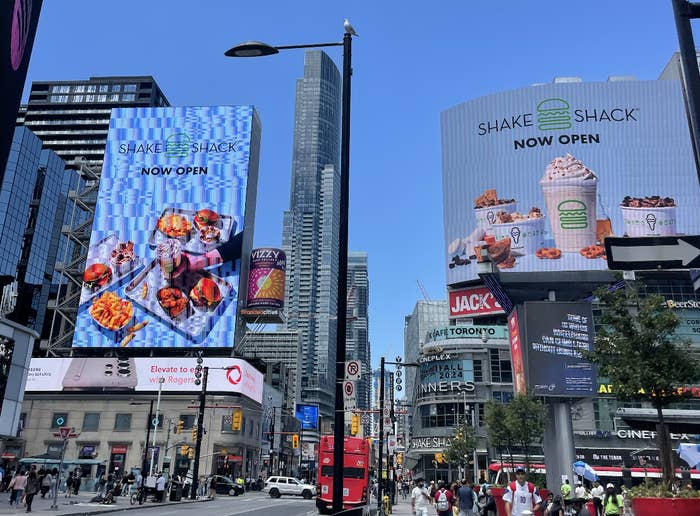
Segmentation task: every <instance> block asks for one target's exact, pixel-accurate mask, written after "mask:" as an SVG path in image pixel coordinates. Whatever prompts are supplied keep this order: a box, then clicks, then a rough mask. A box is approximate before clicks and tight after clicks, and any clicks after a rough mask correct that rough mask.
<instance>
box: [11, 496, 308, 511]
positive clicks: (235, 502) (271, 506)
mask: <svg viewBox="0 0 700 516" xmlns="http://www.w3.org/2000/svg"><path fill="white" fill-rule="evenodd" d="M81 498H82V497H81ZM88 499H89V498H88V497H87V496H86V497H85V498H84V499H81V500H80V502H81V503H78V504H75V505H68V502H69V500H66V499H65V498H63V497H61V498H59V510H58V511H51V510H50V508H49V506H50V504H51V502H50V501H49V500H41V499H39V500H37V501H36V503H35V504H34V507H33V510H32V512H34V513H37V512H38V513H44V514H47V515H49V514H50V515H52V516H68V515H76V514H81V515H91V514H92V515H97V514H105V515H107V514H108V515H110V516H112V515H115V516H116V515H121V516H123V515H126V516H193V515H199V514H210V515H211V516H253V515H258V514H265V515H270V516H312V515H315V514H317V511H316V505H315V502H314V501H313V500H304V499H302V498H296V497H291V496H288V497H284V496H283V497H282V498H277V499H272V498H270V497H269V495H266V494H265V493H259V492H253V493H246V494H245V495H243V496H224V495H217V497H216V498H215V499H214V500H209V501H204V502H197V503H176V504H168V505H159V504H154V503H148V504H146V505H142V506H138V505H136V506H130V505H129V502H128V501H127V499H126V498H121V497H120V498H118V499H117V505H110V506H105V505H100V504H91V503H89V502H87V500H88ZM72 500H73V501H75V499H72ZM0 503H1V505H0V516H1V515H16V514H17V515H18V514H20V513H21V514H24V508H23V507H17V506H13V507H9V506H8V505H6V503H7V502H6V499H5V497H4V496H3V497H2V498H1V499H0ZM119 507H124V510H119ZM105 511H109V512H105Z"/></svg>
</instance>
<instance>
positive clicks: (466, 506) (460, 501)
mask: <svg viewBox="0 0 700 516" xmlns="http://www.w3.org/2000/svg"><path fill="white" fill-rule="evenodd" d="M474 498H475V496H474V490H473V489H472V488H471V487H469V483H468V482H467V479H466V478H463V479H462V485H461V486H460V487H459V488H458V489H457V506H458V507H459V516H474V510H473V509H474Z"/></svg>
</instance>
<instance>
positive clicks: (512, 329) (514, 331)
mask: <svg viewBox="0 0 700 516" xmlns="http://www.w3.org/2000/svg"><path fill="white" fill-rule="evenodd" d="M508 337H509V341H510V356H511V360H512V363H513V378H514V380H513V390H514V391H515V394H525V393H527V379H526V378H525V362H524V359H525V357H524V354H523V346H522V339H521V338H520V321H519V319H518V311H517V310H513V311H512V312H511V313H510V315H509V316H508Z"/></svg>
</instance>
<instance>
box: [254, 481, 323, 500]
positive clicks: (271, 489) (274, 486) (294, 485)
mask: <svg viewBox="0 0 700 516" xmlns="http://www.w3.org/2000/svg"><path fill="white" fill-rule="evenodd" d="M263 491H264V492H266V493H269V495H270V497H272V498H279V497H280V496H282V495H294V496H303V497H304V498H305V499H307V500H310V499H311V498H313V496H314V495H315V494H316V486H314V485H311V484H306V483H304V482H303V481H301V480H298V479H296V478H294V477H270V478H268V479H267V480H266V481H265V487H264V488H263Z"/></svg>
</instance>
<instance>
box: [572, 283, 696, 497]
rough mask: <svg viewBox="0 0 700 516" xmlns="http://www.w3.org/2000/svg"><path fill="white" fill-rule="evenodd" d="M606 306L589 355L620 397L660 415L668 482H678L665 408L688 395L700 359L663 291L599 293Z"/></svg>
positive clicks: (660, 439) (658, 434)
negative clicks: (686, 390) (642, 403)
mask: <svg viewBox="0 0 700 516" xmlns="http://www.w3.org/2000/svg"><path fill="white" fill-rule="evenodd" d="M596 296H597V298H598V300H599V304H600V308H601V316H600V319H599V323H600V328H599V329H598V330H597V332H596V336H595V346H594V348H593V350H592V351H590V352H586V353H584V356H585V357H586V358H588V359H589V360H590V361H591V362H593V363H594V364H596V365H597V366H598V373H599V374H600V375H602V376H606V377H608V378H609V380H610V383H612V384H613V386H614V390H615V395H616V397H617V398H618V399H620V400H642V401H646V402H648V403H650V404H651V405H652V406H653V407H654V408H655V409H656V414H657V432H656V440H657V445H658V447H659V455H660V457H661V467H662V470H663V482H664V484H665V485H666V486H667V487H670V485H671V482H672V481H673V476H674V474H673V456H672V451H671V442H670V436H669V433H668V426H667V424H666V422H665V420H664V414H663V408H664V407H665V406H667V405H668V404H669V403H672V402H673V401H676V400H678V399H679V398H681V397H683V396H684V390H683V389H682V387H684V386H686V385H689V384H693V383H697V382H698V380H700V362H699V361H698V358H697V356H696V355H694V354H693V353H692V352H691V350H690V343H689V342H688V341H687V340H683V339H681V338H679V337H678V336H677V335H676V334H675V331H676V328H677V327H678V325H679V323H680V321H679V319H678V317H677V316H676V314H675V313H674V312H673V311H672V310H671V309H670V307H668V306H667V305H666V303H665V302H664V299H663V298H662V297H661V296H658V295H649V296H644V297H642V296H641V295H640V294H639V290H638V288H637V286H633V285H628V287H627V288H625V289H620V290H616V291H614V292H608V291H607V290H606V289H599V290H598V291H596Z"/></svg>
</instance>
